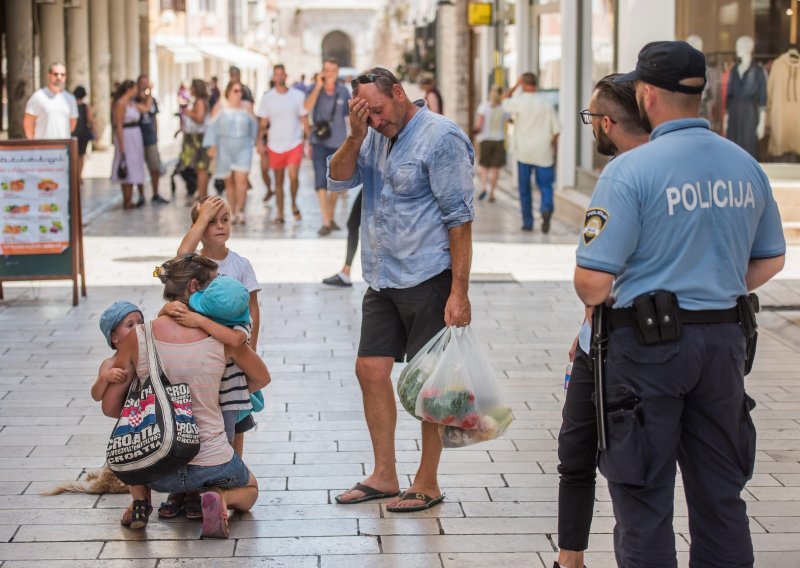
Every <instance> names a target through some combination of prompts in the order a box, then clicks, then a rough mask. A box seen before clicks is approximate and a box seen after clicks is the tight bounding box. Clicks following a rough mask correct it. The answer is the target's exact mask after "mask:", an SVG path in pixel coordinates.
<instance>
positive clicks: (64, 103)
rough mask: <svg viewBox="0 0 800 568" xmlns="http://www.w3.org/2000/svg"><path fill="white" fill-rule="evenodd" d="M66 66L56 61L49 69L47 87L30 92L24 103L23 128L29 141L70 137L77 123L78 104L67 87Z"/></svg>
mask: <svg viewBox="0 0 800 568" xmlns="http://www.w3.org/2000/svg"><path fill="white" fill-rule="evenodd" d="M66 82H67V68H66V66H65V65H64V64H63V63H53V64H51V65H50V67H49V69H48V70H47V86H46V87H42V88H41V89H39V90H38V91H36V92H35V93H33V94H32V95H31V98H29V99H28V102H27V104H26V105H25V116H24V117H23V119H22V128H23V130H24V131H25V138H27V139H28V140H34V139H35V140H41V139H49V140H55V139H69V138H70V137H72V131H73V130H75V125H76V124H77V123H78V103H77V101H76V100H75V97H73V96H72V94H71V93H68V92H67V91H65V90H64V85H65V84H66Z"/></svg>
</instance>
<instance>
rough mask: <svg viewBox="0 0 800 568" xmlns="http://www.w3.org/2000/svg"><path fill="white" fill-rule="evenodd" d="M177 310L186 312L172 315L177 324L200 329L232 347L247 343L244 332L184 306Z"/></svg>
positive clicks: (181, 305)
mask: <svg viewBox="0 0 800 568" xmlns="http://www.w3.org/2000/svg"><path fill="white" fill-rule="evenodd" d="M177 309H183V310H184V312H183V313H179V314H176V315H172V314H170V315H171V316H172V317H173V318H174V319H175V321H176V322H178V323H179V324H181V325H183V326H186V327H198V328H200V329H202V330H203V331H205V332H206V333H207V334H208V335H210V336H211V337H213V338H214V339H216V340H217V341H219V342H221V343H223V344H225V345H230V346H231V347H238V346H239V345H242V344H244V343H247V334H246V333H245V332H244V331H241V330H235V329H231V328H229V327H226V326H224V325H222V324H221V323H217V322H215V321H214V320H212V319H209V318H207V317H206V316H204V315H202V314H198V313H197V312H193V311H191V310H189V309H188V308H187V307H186V306H184V305H183V304H180V308H177Z"/></svg>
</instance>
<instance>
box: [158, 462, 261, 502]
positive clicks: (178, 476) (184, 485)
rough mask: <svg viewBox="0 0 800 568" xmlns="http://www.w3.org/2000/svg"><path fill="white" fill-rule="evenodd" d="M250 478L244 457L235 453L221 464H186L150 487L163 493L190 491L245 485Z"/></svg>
mask: <svg viewBox="0 0 800 568" xmlns="http://www.w3.org/2000/svg"><path fill="white" fill-rule="evenodd" d="M249 480H250V470H249V469H247V466H246V465H244V462H243V461H242V458H240V457H239V456H238V455H236V454H234V455H233V458H232V459H231V461H229V462H227V463H223V464H220V465H210V466H204V465H185V466H183V467H181V468H179V469H178V470H176V471H173V472H172V473H170V474H169V475H167V476H165V477H162V478H161V479H159V480H157V481H154V482H153V483H150V484H149V485H148V487H150V488H151V489H155V490H156V491H160V492H161V493H189V492H191V491H201V490H203V489H204V488H209V487H220V488H222V489H232V488H234V487H244V486H245V485H247V482H248V481H249Z"/></svg>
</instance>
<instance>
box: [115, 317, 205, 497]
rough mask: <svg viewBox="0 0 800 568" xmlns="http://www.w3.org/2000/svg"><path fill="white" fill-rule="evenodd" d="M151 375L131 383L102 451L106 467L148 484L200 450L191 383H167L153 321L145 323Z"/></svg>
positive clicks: (124, 479)
mask: <svg viewBox="0 0 800 568" xmlns="http://www.w3.org/2000/svg"><path fill="white" fill-rule="evenodd" d="M145 337H146V342H145V343H146V345H147V354H148V359H149V367H150V370H149V376H148V377H147V378H145V379H144V380H142V379H141V378H139V377H134V379H133V381H132V382H131V386H130V389H129V390H128V396H127V399H126V400H125V406H124V407H123V409H122V415H121V416H120V417H119V420H117V424H116V426H115V427H114V431H113V432H112V433H111V439H109V441H108V448H107V449H106V461H108V467H109V468H110V469H111V471H113V472H114V474H116V476H117V477H118V478H119V479H120V480H121V481H122V482H123V483H126V484H128V485H146V484H148V483H152V482H153V481H156V480H157V479H161V478H163V477H165V476H166V475H169V474H170V473H172V472H173V471H175V470H177V469H178V468H179V467H181V466H183V465H186V464H188V463H189V462H190V461H191V460H192V459H193V458H194V457H195V456H196V455H197V452H199V451H200V431H199V430H198V428H197V424H196V423H195V420H194V416H192V395H191V392H190V391H189V385H187V384H185V383H180V384H175V385H173V384H172V383H170V381H169V379H168V378H167V376H166V374H165V373H164V370H163V368H162V366H161V360H160V359H159V356H158V351H157V349H156V344H155V341H154V340H153V322H152V321H149V322H147V324H146V326H145Z"/></svg>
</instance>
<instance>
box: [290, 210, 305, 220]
mask: <svg viewBox="0 0 800 568" xmlns="http://www.w3.org/2000/svg"><path fill="white" fill-rule="evenodd" d="M292 215H294V220H295V221H302V219H303V215H301V214H300V210H299V209H292Z"/></svg>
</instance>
